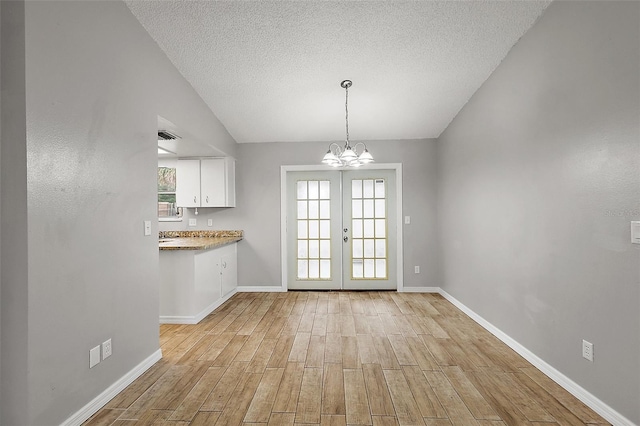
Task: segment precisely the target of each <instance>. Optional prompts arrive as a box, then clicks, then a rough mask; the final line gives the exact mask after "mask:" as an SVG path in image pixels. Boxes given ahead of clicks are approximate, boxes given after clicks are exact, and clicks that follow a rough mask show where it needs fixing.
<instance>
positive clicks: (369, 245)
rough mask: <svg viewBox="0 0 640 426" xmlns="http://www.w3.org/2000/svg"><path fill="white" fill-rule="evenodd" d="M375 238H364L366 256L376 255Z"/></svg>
mask: <svg viewBox="0 0 640 426" xmlns="http://www.w3.org/2000/svg"><path fill="white" fill-rule="evenodd" d="M373 247H374V240H372V239H367V240H364V257H370V258H372V257H375V255H374V253H375V250H374V248H373Z"/></svg>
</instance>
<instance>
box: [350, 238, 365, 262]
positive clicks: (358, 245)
mask: <svg viewBox="0 0 640 426" xmlns="http://www.w3.org/2000/svg"><path fill="white" fill-rule="evenodd" d="M362 242H363V240H361V239H354V240H353V243H352V246H353V257H354V258H362V257H363V256H362V255H363V253H364V252H363V251H362Z"/></svg>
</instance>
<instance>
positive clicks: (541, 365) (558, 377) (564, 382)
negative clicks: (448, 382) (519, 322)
mask: <svg viewBox="0 0 640 426" xmlns="http://www.w3.org/2000/svg"><path fill="white" fill-rule="evenodd" d="M439 293H440V294H441V295H442V296H443V297H444V298H445V299H447V300H448V301H449V302H451V303H452V304H453V305H455V306H456V307H457V308H458V309H460V310H461V311H462V312H464V313H465V314H467V315H468V316H469V317H470V318H471V319H472V320H474V321H475V322H477V323H478V324H480V325H481V326H482V327H484V328H485V329H486V330H487V331H489V332H490V333H491V334H493V335H494V336H496V337H497V338H498V339H500V340H501V341H502V342H503V343H504V344H506V345H507V346H509V347H510V348H511V349H513V350H514V351H516V352H517V353H518V354H520V355H521V356H522V357H523V358H524V359H526V360H527V361H529V362H530V363H531V364H533V366H534V367H536V368H537V369H538V370H540V371H542V372H543V373H544V374H545V375H547V376H548V377H549V378H550V379H551V380H553V381H554V382H556V383H557V384H559V385H560V386H562V387H563V388H564V389H566V390H567V392H569V393H570V394H571V395H573V396H575V397H576V398H578V399H579V400H580V401H582V402H583V403H584V404H586V405H587V406H588V407H589V408H591V409H592V410H593V411H595V412H596V413H598V414H600V415H601V416H602V417H604V418H605V419H606V420H607V421H608V422H611V424H612V425H614V426H637V425H636V424H635V423H633V422H632V421H631V420H629V419H627V418H626V417H625V416H623V415H622V414H620V413H618V412H617V411H616V410H614V409H613V408H611V407H610V406H608V405H607V404H605V403H604V402H602V401H601V400H600V399H598V398H597V397H596V396H595V395H593V394H591V393H590V392H588V391H587V390H586V389H584V388H583V387H582V386H580V385H579V384H577V383H576V382H574V381H573V380H571V379H570V378H568V377H567V376H565V375H564V374H562V373H561V372H560V371H558V370H556V369H555V368H553V367H552V366H551V365H549V364H547V363H546V362H545V361H544V360H542V359H541V358H539V357H538V356H537V355H536V354H534V353H533V352H531V351H530V350H529V349H527V348H525V347H524V346H522V345H521V344H520V343H518V342H517V341H515V340H514V339H512V338H511V337H509V336H508V335H507V334H506V333H504V332H503V331H502V330H500V329H499V328H497V327H495V326H494V325H493V324H491V323H490V322H488V321H487V320H485V319H484V318H482V317H481V316H480V315H478V314H476V313H475V312H474V311H472V310H471V309H469V308H468V307H467V306H466V305H464V304H463V303H462V302H460V301H459V300H458V299H456V298H455V297H453V296H451V295H450V294H449V293H447V292H446V291H444V290H442V289H440V291H439Z"/></svg>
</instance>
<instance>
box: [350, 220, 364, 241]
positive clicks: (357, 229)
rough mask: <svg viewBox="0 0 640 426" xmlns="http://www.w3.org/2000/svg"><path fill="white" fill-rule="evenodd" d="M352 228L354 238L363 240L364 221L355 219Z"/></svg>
mask: <svg viewBox="0 0 640 426" xmlns="http://www.w3.org/2000/svg"><path fill="white" fill-rule="evenodd" d="M351 228H352V229H351V233H352V235H353V238H362V219H353V220H352V221H351Z"/></svg>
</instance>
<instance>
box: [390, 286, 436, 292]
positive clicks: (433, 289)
mask: <svg viewBox="0 0 640 426" xmlns="http://www.w3.org/2000/svg"><path fill="white" fill-rule="evenodd" d="M399 291H400V292H401V293H440V287H404V288H403V289H402V290H399Z"/></svg>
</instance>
